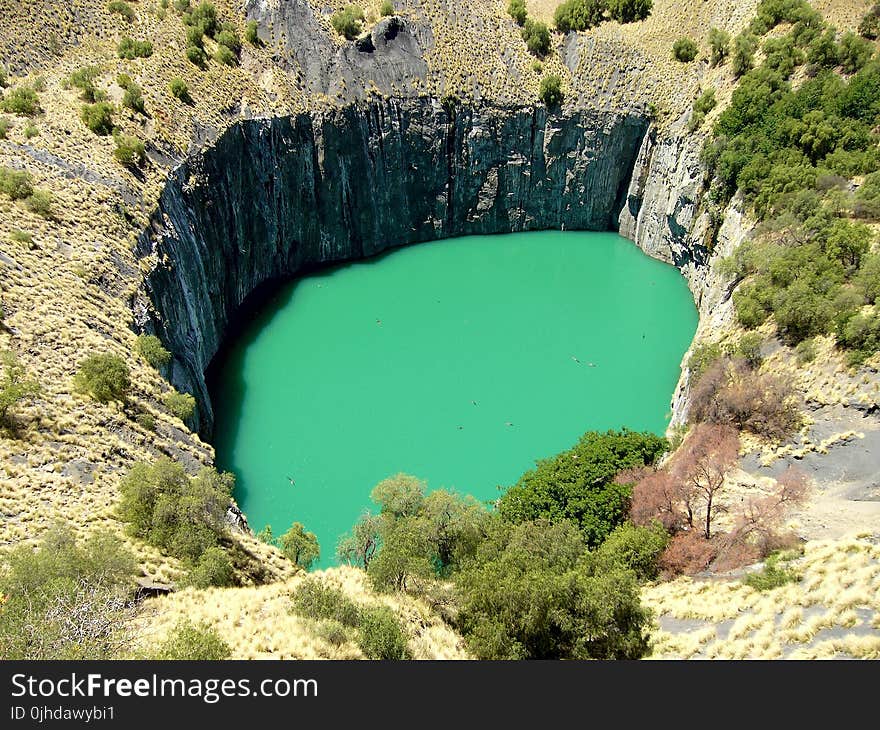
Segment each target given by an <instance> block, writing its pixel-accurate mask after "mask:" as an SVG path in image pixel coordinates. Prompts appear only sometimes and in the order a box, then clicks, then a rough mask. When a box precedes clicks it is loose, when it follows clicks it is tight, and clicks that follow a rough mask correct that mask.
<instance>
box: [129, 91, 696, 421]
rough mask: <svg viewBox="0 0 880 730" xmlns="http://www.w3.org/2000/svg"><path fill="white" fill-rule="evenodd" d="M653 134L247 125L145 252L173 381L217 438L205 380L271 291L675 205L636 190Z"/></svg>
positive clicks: (522, 123)
mask: <svg viewBox="0 0 880 730" xmlns="http://www.w3.org/2000/svg"><path fill="white" fill-rule="evenodd" d="M648 127H649V122H648V120H647V119H646V118H644V117H643V116H639V115H633V114H623V113H611V112H597V111H566V112H564V113H563V112H560V113H552V112H548V111H547V110H546V109H545V108H544V107H543V106H540V105H539V106H530V107H517V108H499V107H492V106H480V107H477V108H466V107H459V106H450V105H448V104H447V105H445V106H444V104H442V103H440V102H438V101H436V100H432V99H406V100H385V101H375V102H369V103H368V102H361V103H359V104H352V105H349V106H347V107H344V108H342V109H340V110H334V111H331V112H315V113H311V114H302V115H298V116H294V117H280V118H272V119H264V120H245V121H242V122H239V123H238V124H236V125H234V126H233V127H231V128H230V129H229V130H228V131H227V132H225V133H224V134H223V135H222V136H220V137H219V138H218V139H217V140H216V141H214V142H213V143H212V144H210V145H209V146H207V147H205V148H204V149H203V150H202V151H200V152H199V153H197V154H195V155H193V156H191V157H190V158H188V159H187V160H186V161H185V162H184V163H182V164H181V165H180V166H179V167H177V168H176V169H175V170H174V171H173V172H172V174H171V175H170V177H169V180H168V183H167V185H166V186H165V189H164V192H163V193H162V195H161V198H160V202H159V209H158V211H157V212H156V214H155V215H154V216H153V221H152V226H151V228H150V230H149V231H147V232H145V233H144V235H142V236H141V240H140V243H139V247H138V253H139V254H140V255H141V256H147V255H150V254H155V258H154V259H152V261H154V262H155V263H154V265H153V266H152V268H151V270H150V271H149V273H148V274H147V276H146V278H145V284H144V288H143V291H142V296H140V297H139V298H138V300H137V301H136V302H135V314H136V323H137V325H138V326H139V327H140V328H145V329H149V330H153V331H156V332H158V334H159V335H160V336H161V337H162V339H163V340H164V342H165V343H166V346H167V347H168V348H169V349H170V350H171V352H172V354H173V356H174V360H173V363H172V366H171V372H170V379H171V381H172V383H173V384H174V385H175V386H176V387H177V388H178V389H180V390H183V391H187V392H191V393H193V394H194V395H195V396H196V398H197V401H198V405H199V424H198V425H199V430H200V431H201V432H202V433H203V434H209V433H210V431H211V427H212V423H213V415H212V409H211V404H210V399H209V397H208V393H207V388H206V384H205V377H204V373H205V369H206V368H207V367H208V365H209V364H210V362H211V359H212V358H213V357H214V355H215V354H216V352H217V350H218V348H219V347H220V344H221V342H222V340H223V337H224V333H225V331H226V329H227V326H228V324H229V321H230V317H231V316H232V315H233V314H234V313H235V311H236V310H237V309H238V307H239V306H240V305H241V303H242V302H243V301H244V299H245V298H246V297H247V296H248V294H250V293H251V292H252V291H254V289H255V288H257V287H258V286H259V285H260V284H262V283H264V282H267V281H270V280H272V279H277V278H281V277H288V276H291V275H294V274H296V273H297V272H302V271H305V270H308V269H309V268H312V267H315V266H318V265H321V264H325V263H329V262H335V261H345V260H350V259H358V258H363V257H366V256H371V255H373V254H376V253H379V252H381V251H383V250H385V249H387V248H390V247H393V246H399V245H404V244H410V243H416V242H420V241H429V240H433V239H439V238H446V237H451V236H460V235H468V234H486V233H506V232H511V231H522V230H540V229H549V228H567V229H580V230H608V229H616V228H617V225H618V217H619V216H620V213H621V208H622V207H623V206H624V204H625V203H626V204H627V205H628V206H629V207H630V209H632V206H633V205H634V202H633V201H634V199H635V198H636V197H638V196H639V195H641V196H642V198H641V208H643V209H644V210H645V211H648V210H652V211H653V210H654V209H655V208H656V207H657V205H659V204H655V203H654V202H649V201H646V200H645V197H644V193H639V191H638V190H637V189H635V188H634V187H633V184H632V183H631V177H632V170H633V167H634V165H635V164H636V157H637V155H640V157H641V159H642V162H641V166H642V167H643V168H645V167H646V166H647V168H646V169H647V170H648V172H647V173H646V174H647V175H648V178H650V176H651V174H652V172H651V170H652V169H653V166H652V165H650V164H649V162H648V161H646V156H647V155H648V153H647V152H646V149H648V148H647V147H646V144H648V143H647V142H646V135H647V131H648ZM640 150H641V152H640ZM664 159H665V158H664ZM639 174H640V175H642V174H643V172H641V171H640V172H639ZM628 191H629V194H628ZM683 205H687V203H684V204H683ZM630 215H631V214H630ZM678 215H679V216H680V217H681V220H682V225H684V222H685V221H686V220H688V218H687V216H690V215H692V213H686V212H685V211H684V210H683V209H682V210H681V211H679V213H678ZM640 217H641V216H640V215H639V214H638V212H637V214H636V218H640ZM667 223H669V221H667ZM648 228H649V226H647V225H645V226H642V228H641V229H640V232H639V233H638V237H640V238H641V239H643V240H644V241H645V242H648V241H653V240H655V238H654V234H653V233H652V232H651V231H650V230H648ZM626 233H627V234H628V235H634V234H632V233H631V232H630V231H629V229H627V231H626ZM673 237H674V236H673ZM681 238H682V241H684V238H685V236H684V235H682V236H681ZM644 245H647V244H644ZM681 245H683V246H684V245H686V244H685V243H683V242H682V244H681Z"/></svg>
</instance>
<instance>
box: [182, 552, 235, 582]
mask: <svg viewBox="0 0 880 730" xmlns="http://www.w3.org/2000/svg"><path fill="white" fill-rule="evenodd" d="M186 582H187V583H188V584H189V585H191V586H193V587H194V588H210V587H212V586H217V587H220V588H224V587H228V586H231V585H235V571H234V570H233V569H232V561H231V560H230V559H229V556H228V555H227V554H226V551H225V550H224V549H223V548H221V547H218V546H216V545H215V546H214V547H209V548H208V549H207V550H205V552H203V553H202V554H201V555H200V556H199V559H198V560H197V561H196V564H195V565H194V566H193V567H192V569H191V570H190V571H189V573H188V574H187V580H186Z"/></svg>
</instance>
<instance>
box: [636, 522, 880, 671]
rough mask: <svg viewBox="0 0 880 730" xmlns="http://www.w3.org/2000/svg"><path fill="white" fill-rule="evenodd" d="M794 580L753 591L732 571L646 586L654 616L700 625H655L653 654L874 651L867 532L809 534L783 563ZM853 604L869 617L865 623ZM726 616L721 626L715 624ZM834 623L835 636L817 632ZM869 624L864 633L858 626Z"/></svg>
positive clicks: (878, 569)
mask: <svg viewBox="0 0 880 730" xmlns="http://www.w3.org/2000/svg"><path fill="white" fill-rule="evenodd" d="M788 567H789V568H790V569H791V570H793V571H794V572H795V573H796V574H797V575H799V576H800V580H799V581H798V582H795V583H788V584H786V585H784V586H782V587H780V588H776V589H773V590H769V591H764V592H759V591H755V590H753V589H752V588H749V587H748V586H746V585H744V584H743V583H741V582H740V581H739V580H736V579H729V580H721V579H714V580H694V579H691V578H679V579H676V580H674V581H671V582H669V583H659V584H656V585H652V586H649V587H647V588H646V589H645V590H644V592H643V600H644V602H645V604H646V605H648V606H649V607H650V608H652V609H653V611H654V612H655V614H656V615H657V616H671V617H673V618H676V619H698V620H701V621H705V622H706V625H705V626H701V627H698V628H697V629H695V630H694V631H692V632H688V633H686V634H682V635H672V634H670V633H669V632H668V631H660V630H658V631H656V632H655V633H654V635H653V649H654V656H655V657H656V658H690V657H697V656H699V657H704V658H725V659H774V658H781V657H785V658H808V657H809V658H813V657H822V656H831V655H833V654H834V653H837V652H840V653H845V654H849V655H851V656H856V657H860V658H868V657H873V656H875V655H876V652H877V649H878V646H880V644H878V642H880V633H877V632H876V629H877V628H878V620H877V616H878V615H880V545H878V544H877V543H876V538H875V537H874V536H865V535H854V536H852V537H849V538H844V539H838V540H816V541H811V542H808V543H807V544H806V545H805V546H804V554H803V556H802V557H800V558H797V559H794V560H792V561H790V562H789V563H788ZM858 611H863V612H865V611H867V613H868V615H872V616H873V618H871V619H869V622H868V624H867V625H866V624H865V623H864V622H863V621H862V619H861V617H860V614H859V613H858ZM722 621H730V622H732V623H730V625H729V627H727V630H726V633H724V634H723V635H722V632H721V631H720V629H719V628H718V626H717V625H718V624H720V623H721V622H722ZM825 629H834V630H835V632H839V633H841V634H842V636H841V637H840V638H832V639H820V640H817V637H819V636H820V632H822V631H823V630H825ZM866 631H867V632H870V633H869V634H866V633H865V632H866Z"/></svg>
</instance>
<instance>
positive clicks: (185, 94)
mask: <svg viewBox="0 0 880 730" xmlns="http://www.w3.org/2000/svg"><path fill="white" fill-rule="evenodd" d="M168 90H169V91H170V92H171V95H172V96H174V97H175V98H177V99H180V100H181V101H182V102H185V103H189V102H190V101H192V97H191V96H190V95H189V87H188V86H187V85H186V82H185V81H184V80H183V79H182V78H180V77H179V76H176V77H175V78H173V79H171V81H170V82H169V84H168Z"/></svg>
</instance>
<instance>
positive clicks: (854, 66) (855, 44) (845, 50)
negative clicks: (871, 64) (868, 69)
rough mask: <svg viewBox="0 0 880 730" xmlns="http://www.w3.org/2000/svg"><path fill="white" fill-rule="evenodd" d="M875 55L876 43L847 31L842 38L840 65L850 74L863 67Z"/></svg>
mask: <svg viewBox="0 0 880 730" xmlns="http://www.w3.org/2000/svg"><path fill="white" fill-rule="evenodd" d="M873 55H874V44H873V43H871V41H868V40H865V39H864V38H860V37H859V36H857V35H856V34H855V33H853V32H852V31H847V32H846V33H844V34H843V35H842V36H841V38H840V65H841V66H843V70H844V71H845V72H846V73H848V74H854V73H856V71H860V70H861V69H863V68H864V67H865V66H866V65H867V63H868V61H870V60H871V56H873Z"/></svg>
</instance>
